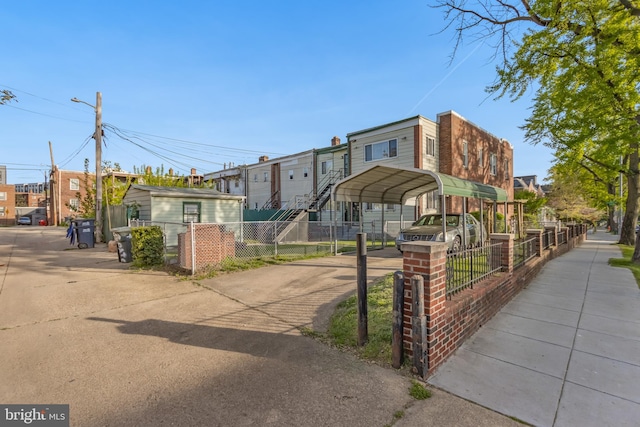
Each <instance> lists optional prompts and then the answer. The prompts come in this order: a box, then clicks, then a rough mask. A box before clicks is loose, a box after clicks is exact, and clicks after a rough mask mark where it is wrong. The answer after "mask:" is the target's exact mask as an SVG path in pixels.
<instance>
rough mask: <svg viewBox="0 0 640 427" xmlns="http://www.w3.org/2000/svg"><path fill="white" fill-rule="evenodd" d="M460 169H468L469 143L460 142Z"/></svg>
mask: <svg viewBox="0 0 640 427" xmlns="http://www.w3.org/2000/svg"><path fill="white" fill-rule="evenodd" d="M462 167H463V168H465V169H467V168H468V167H469V143H468V142H467V141H462Z"/></svg>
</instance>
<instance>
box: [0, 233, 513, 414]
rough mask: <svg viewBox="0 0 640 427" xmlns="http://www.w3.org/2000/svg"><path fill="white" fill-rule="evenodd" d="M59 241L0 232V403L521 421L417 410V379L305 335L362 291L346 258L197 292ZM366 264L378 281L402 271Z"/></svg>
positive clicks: (386, 261) (447, 399)
mask: <svg viewBox="0 0 640 427" xmlns="http://www.w3.org/2000/svg"><path fill="white" fill-rule="evenodd" d="M64 236H65V230H64V229H62V228H52V227H27V228H18V227H13V228H2V229H0V343H1V349H2V351H0V403H2V404H8V403H22V404H55V403H59V404H70V413H71V425H72V426H129V425H131V426H147V425H148V426H157V425H176V426H238V425H291V426H293V425H296V426H311V425H313V426H320V425H322V426H325V425H326V426H329V425H331V426H336V425H349V426H383V425H391V424H393V423H394V414H395V413H400V412H398V411H401V412H402V413H405V412H406V414H407V416H405V417H404V418H403V419H402V420H401V422H400V424H402V425H405V426H413V425H440V426H443V425H469V426H471V425H474V426H475V425H515V423H514V422H513V421H511V420H508V419H506V418H504V417H502V416H500V415H498V414H496V413H494V412H491V411H488V410H486V409H484V408H481V407H478V406H475V405H472V404H470V403H469V402H466V401H463V400H461V399H457V398H454V397H453V396H450V395H448V394H446V393H444V392H440V391H438V392H437V393H436V396H435V397H434V399H431V400H430V401H424V402H419V403H416V401H414V400H413V399H412V398H411V397H410V396H409V394H408V388H409V386H410V378H408V377H406V376H403V375H400V374H399V373H397V372H396V371H394V370H392V369H384V368H381V367H379V366H375V365H370V364H367V363H364V362H361V361H359V360H357V359H355V358H354V357H352V356H351V355H349V354H346V353H343V352H340V351H338V350H336V349H332V348H330V347H327V346H325V345H323V344H321V343H319V342H317V341H316V340H314V339H312V338H309V337H306V336H303V335H301V333H300V328H301V327H309V328H313V329H316V330H324V329H325V328H326V325H327V320H328V317H329V315H330V313H331V312H332V311H333V308H334V307H335V304H337V303H338V302H339V301H340V300H341V299H343V298H344V296H345V295H347V294H349V293H351V292H353V291H354V289H355V271H356V269H355V263H356V260H355V258H354V257H352V256H338V257H331V258H324V259H319V260H313V261H300V262H296V263H291V264H287V265H282V266H273V267H265V268H261V269H257V270H253V271H248V272H242V273H236V274H231V275H226V276H221V277H219V278H215V279H207V280H203V281H200V282H192V281H188V280H179V279H177V278H174V277H171V276H167V275H166V274H164V273H158V272H138V271H129V270H128V267H129V264H121V263H118V261H117V255H116V254H114V253H108V252H107V251H106V245H98V246H97V247H96V248H94V249H84V250H80V249H77V248H76V247H75V246H70V245H69V244H68V242H67V241H66V240H65V237H64ZM370 255H371V256H370V257H369V260H368V271H369V277H370V279H374V278H376V277H380V276H383V275H384V274H386V273H388V272H391V271H394V270H397V269H399V268H401V262H402V260H401V258H399V257H398V254H397V252H396V251H395V250H388V251H380V252H377V253H375V252H371V253H370ZM425 402H431V403H425ZM417 405H422V406H421V407H419V408H418V407H417ZM425 405H426V406H425ZM411 414H415V415H414V417H413V418H412V417H411ZM447 414H448V415H449V416H448V417H447ZM447 420H448V421H449V423H447ZM436 423H437V424H436Z"/></svg>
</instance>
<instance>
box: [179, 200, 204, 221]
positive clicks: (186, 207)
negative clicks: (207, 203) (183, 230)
mask: <svg viewBox="0 0 640 427" xmlns="http://www.w3.org/2000/svg"><path fill="white" fill-rule="evenodd" d="M182 222H200V202H182Z"/></svg>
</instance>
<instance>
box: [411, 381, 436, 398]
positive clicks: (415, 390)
mask: <svg viewBox="0 0 640 427" xmlns="http://www.w3.org/2000/svg"><path fill="white" fill-rule="evenodd" d="M409 394H410V395H411V397H413V398H414V399H416V400H425V399H428V398H430V397H431V391H430V390H428V389H427V388H425V386H423V385H422V384H420V383H419V382H418V381H416V380H411V387H409Z"/></svg>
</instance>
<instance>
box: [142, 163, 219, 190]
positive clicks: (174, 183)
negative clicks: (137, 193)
mask: <svg viewBox="0 0 640 427" xmlns="http://www.w3.org/2000/svg"><path fill="white" fill-rule="evenodd" d="M133 172H134V173H135V174H136V175H138V176H139V182H140V183H141V184H144V185H154V186H160V187H202V188H204V187H209V186H210V184H209V183H206V182H204V181H203V182H197V183H193V182H190V179H189V178H190V177H189V176H185V175H178V174H174V173H173V172H171V170H170V172H171V173H168V172H165V170H164V166H163V165H161V166H160V167H157V168H156V169H155V170H154V169H153V168H152V167H151V166H145V165H142V166H141V167H140V168H137V167H135V166H134V167H133Z"/></svg>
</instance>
